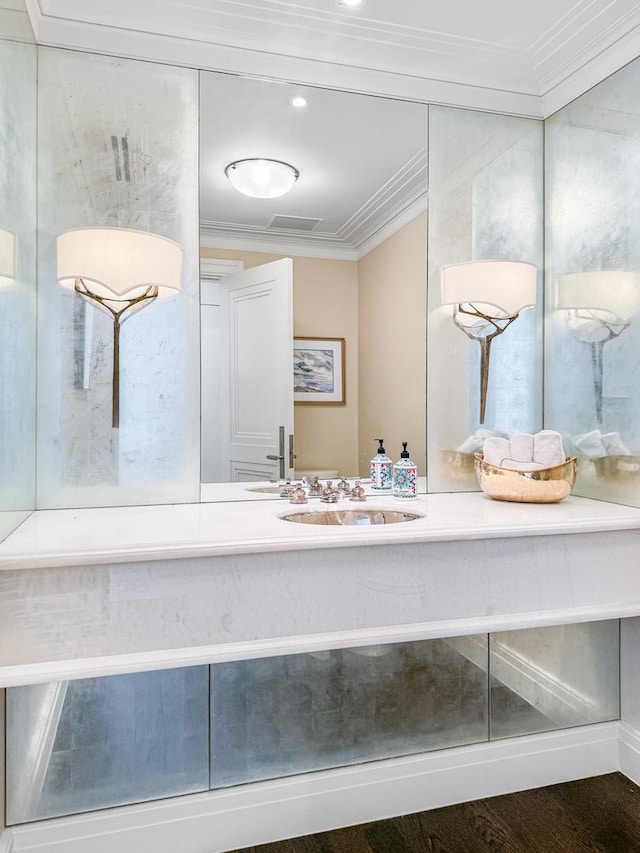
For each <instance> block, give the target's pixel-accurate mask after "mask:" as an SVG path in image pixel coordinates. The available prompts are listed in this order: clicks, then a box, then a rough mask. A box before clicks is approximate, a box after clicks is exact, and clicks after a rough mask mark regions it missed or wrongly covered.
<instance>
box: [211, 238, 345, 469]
mask: <svg viewBox="0 0 640 853" xmlns="http://www.w3.org/2000/svg"><path fill="white" fill-rule="evenodd" d="M201 255H202V257H209V258H222V259H227V260H242V261H244V265H245V269H248V268H249V267H254V266H257V265H258V264H265V263H268V262H269V261H275V260H278V258H281V257H283V256H282V255H273V254H266V253H263V252H248V251H241V250H233V249H205V248H203V249H201ZM293 332H294V335H300V336H303V337H328V338H345V351H346V353H345V361H346V382H345V386H346V401H347V402H346V404H345V405H344V406H327V405H315V406H312V405H302V406H301V405H297V406H295V421H294V428H295V435H296V468H297V469H298V470H308V469H318V468H321V469H327V468H329V469H337V470H338V471H339V473H340V474H343V475H345V476H349V475H355V474H356V473H357V464H358V462H357V460H358V265H357V263H356V261H335V260H325V259H321V258H301V257H294V258H293Z"/></svg>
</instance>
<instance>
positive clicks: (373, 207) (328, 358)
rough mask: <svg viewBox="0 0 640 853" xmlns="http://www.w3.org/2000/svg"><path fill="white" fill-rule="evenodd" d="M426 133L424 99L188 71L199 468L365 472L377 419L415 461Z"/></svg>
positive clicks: (419, 429)
mask: <svg viewBox="0 0 640 853" xmlns="http://www.w3.org/2000/svg"><path fill="white" fill-rule="evenodd" d="M426 144H427V107H426V106H425V105H424V104H416V103H410V102H402V101H393V100H388V99H384V98H373V97H368V96H362V95H355V94H351V93H347V92H338V91H331V90H322V89H312V88H309V87H304V86H297V85H293V84H283V83H277V82H271V81H265V80H258V79H254V78H243V77H237V76H230V75H225V74H216V73H201V75H200V235H201V264H202V269H201V272H202V279H203V280H202V288H201V297H202V308H201V318H202V327H201V328H202V348H203V357H202V392H203V396H202V479H203V483H205V484H209V483H221V482H222V483H224V482H229V481H251V480H260V481H264V480H270V479H276V480H277V479H278V477H281V476H283V475H284V476H287V477H290V476H297V477H299V476H300V475H301V474H303V473H308V474H313V473H319V474H320V476H324V477H335V476H336V475H338V474H339V475H341V476H359V475H361V476H363V475H364V476H366V475H367V473H368V463H369V460H370V458H371V456H372V455H373V454H374V452H375V448H376V447H377V444H376V441H375V438H377V437H384V439H385V442H386V444H387V447H388V451H389V453H390V455H392V456H394V457H398V456H399V453H400V450H401V442H402V441H407V442H408V443H409V447H410V450H411V453H412V455H413V458H414V460H415V461H416V463H417V464H418V466H419V469H420V470H419V473H421V474H423V473H424V468H425V455H426V435H425V406H426V381H425V371H424V366H425V351H426V232H427V223H426V189H427V151H426ZM256 160H261V161H264V160H268V161H275V164H276V165H275V167H274V168H276V169H280V170H283V171H284V172H285V177H286V173H287V171H288V172H289V176H290V179H291V184H290V189H288V190H287V191H286V192H283V193H282V194H280V190H281V189H282V188H281V187H275V188H274V189H273V190H272V189H271V187H270V186H268V185H267V184H266V183H265V181H266V180H267V179H268V174H267V170H268V168H269V167H270V166H272V165H273V164H270V163H264V162H261V163H258V164H256V163H255V161H256ZM236 164H238V165H236ZM283 164H285V165H283ZM256 166H257V169H258V177H257V180H258V185H257V186H255V187H254V186H246V185H240V184H239V180H240V178H241V175H240V173H241V172H242V170H243V169H247V170H250V169H252V168H254V167H256ZM287 167H290V168H289V169H287ZM261 179H262V181H263V182H262V183H260V180H261ZM272 192H274V193H275V192H278V193H279V194H278V195H271V193H272ZM292 338H295V340H296V346H295V358H294V362H295V365H296V384H295V386H294V375H293V370H292V363H291V339H292ZM325 378H326V379H327V380H328V381H327V382H326V383H325V384H322V383H323V381H324V380H325ZM332 380H333V383H334V384H332ZM336 381H339V384H340V385H341V386H342V387H341V388H339V389H337V390H336V388H335V382H336ZM268 457H284V458H280V459H278V458H276V459H273V458H271V459H269V458H268ZM220 493H221V492H220V490H219V489H215V488H211V487H208V488H205V489H204V491H203V496H208V497H214V496H215V495H216V494H220Z"/></svg>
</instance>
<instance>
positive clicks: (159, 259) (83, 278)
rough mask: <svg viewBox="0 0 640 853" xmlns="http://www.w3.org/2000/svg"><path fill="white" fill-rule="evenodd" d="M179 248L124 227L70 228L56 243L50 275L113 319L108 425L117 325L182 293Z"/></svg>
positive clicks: (115, 412) (116, 378)
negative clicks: (156, 302) (54, 258)
mask: <svg viewBox="0 0 640 853" xmlns="http://www.w3.org/2000/svg"><path fill="white" fill-rule="evenodd" d="M182 257H183V251H182V248H181V247H180V246H179V245H178V244H177V243H175V242H174V241H173V240H169V239H167V238H166V237H161V236H159V235H158V234H150V233H149V232H148V231H134V230H132V229H128V228H74V229H72V230H70V231H65V232H64V233H62V234H60V236H59V237H58V239H57V241H56V275H57V278H58V281H59V282H60V284H61V285H62V286H63V287H66V288H68V289H70V290H75V291H76V293H79V294H80V295H81V296H83V297H84V298H85V299H87V300H88V301H90V302H91V303H92V304H94V305H95V306H96V307H97V308H100V309H102V310H103V311H106V312H108V313H109V314H110V315H111V316H112V318H113V386H112V387H113V393H112V425H113V427H118V426H119V425H120V327H121V326H122V324H123V323H124V321H125V320H126V319H127V318H128V317H130V316H132V315H133V314H134V313H135V312H136V311H138V310H140V309H141V308H144V307H146V306H147V305H149V304H150V303H151V302H152V301H153V300H155V299H167V298H168V297H170V296H175V295H176V294H177V293H180V291H181V290H182Z"/></svg>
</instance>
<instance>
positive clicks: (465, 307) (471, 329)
mask: <svg viewBox="0 0 640 853" xmlns="http://www.w3.org/2000/svg"><path fill="white" fill-rule="evenodd" d="M459 314H465V315H467V316H469V317H475V318H476V319H477V320H478V321H483V324H481V323H474V324H473V325H470V326H467V325H465V324H464V323H461V322H459V320H458V315H459ZM519 316H520V312H518V313H517V314H513V315H512V316H507V317H493V316H491V315H490V314H485V313H484V312H483V311H480V309H478V308H476V306H475V305H473V304H472V303H470V302H465V303H464V304H462V303H459V304H458V307H457V309H456V311H455V312H454V315H453V322H454V323H455V324H456V326H457V327H458V328H459V329H462V331H463V332H464V333H465V335H466V336H467V337H468V338H471V340H473V341H478V343H479V344H480V423H481V424H483V423H484V417H485V411H486V408H487V389H488V387H489V364H490V360H491V344H492V342H493V340H494V338H497V337H498V335H501V334H502V333H503V332H504V331H505V329H507V328H508V327H509V326H510V325H511V323H513V321H514V320H517V319H518V317H519ZM490 328H493V331H489V329H490Z"/></svg>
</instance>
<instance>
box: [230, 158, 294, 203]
mask: <svg viewBox="0 0 640 853" xmlns="http://www.w3.org/2000/svg"><path fill="white" fill-rule="evenodd" d="M224 173H225V175H226V176H227V177H228V178H229V180H230V181H231V184H232V186H233V187H234V188H235V189H237V190H238V192H241V193H243V194H244V195H248V196H251V197H252V198H276V197H277V196H280V195H284V194H285V193H288V192H289V190H290V189H292V187H293V185H294V184H295V182H296V181H297V180H298V178H299V177H300V172H299V171H298V170H297V169H295V168H294V167H293V166H291V165H289V163H283V162H282V161H281V160H269V159H266V158H264V159H263V158H259V157H254V158H250V159H247V160H235V161H234V162H233V163H229V165H228V166H227V167H226V169H225V170H224Z"/></svg>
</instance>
